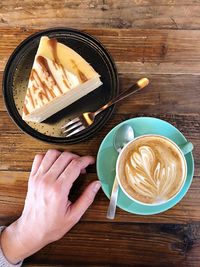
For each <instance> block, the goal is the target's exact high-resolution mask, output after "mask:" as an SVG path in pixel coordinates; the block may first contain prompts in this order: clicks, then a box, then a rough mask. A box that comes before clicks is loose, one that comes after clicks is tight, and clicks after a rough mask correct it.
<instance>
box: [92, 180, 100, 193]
mask: <svg viewBox="0 0 200 267" xmlns="http://www.w3.org/2000/svg"><path fill="white" fill-rule="evenodd" d="M100 187H101V183H100V182H99V181H97V182H96V183H95V184H94V186H93V192H94V193H97V192H98V191H99V188H100Z"/></svg>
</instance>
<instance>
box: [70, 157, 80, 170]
mask: <svg viewBox="0 0 200 267" xmlns="http://www.w3.org/2000/svg"><path fill="white" fill-rule="evenodd" d="M81 163H82V161H81V158H76V159H73V160H72V161H71V163H70V165H71V167H72V168H80V167H81Z"/></svg>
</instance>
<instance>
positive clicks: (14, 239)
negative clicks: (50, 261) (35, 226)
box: [0, 219, 38, 264]
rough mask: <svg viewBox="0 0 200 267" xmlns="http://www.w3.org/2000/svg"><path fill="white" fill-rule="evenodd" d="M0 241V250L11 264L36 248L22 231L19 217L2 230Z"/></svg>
mask: <svg viewBox="0 0 200 267" xmlns="http://www.w3.org/2000/svg"><path fill="white" fill-rule="evenodd" d="M0 241H1V249H2V252H3V254H4V256H5V258H6V259H7V260H8V262H10V263H11V264H17V263H18V262H20V261H22V260H24V259H25V258H27V257H28V256H30V255H32V254H33V253H35V252H36V251H37V250H38V249H37V247H36V246H35V245H34V244H33V243H32V242H31V240H30V239H29V236H28V234H27V233H26V232H25V231H24V229H23V227H22V225H21V223H20V219H19V220H17V221H15V222H14V223H12V224H11V225H10V226H8V227H6V228H5V229H4V230H3V232H2V233H1V236H0Z"/></svg>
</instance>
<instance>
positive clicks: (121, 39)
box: [0, 0, 200, 267]
mask: <svg viewBox="0 0 200 267" xmlns="http://www.w3.org/2000/svg"><path fill="white" fill-rule="evenodd" d="M199 14H200V1H195V0H193V1H188V0H179V1H178V0H177V1H176V0H159V1H158V0H155V1H150V0H135V1H128V0H124V1H119V0H116V1H115V0H102V1H100V0H91V1H86V0H83V1H79V0H74V1H59V0H57V1H37V0H33V1H28V0H26V1H14V0H6V1H2V2H1V3H0V39H1V42H0V78H1V79H2V75H3V70H4V66H5V64H6V61H7V59H8V57H9V55H10V53H11V52H12V51H13V49H14V48H15V47H16V46H17V45H18V44H19V43H20V42H21V41H22V40H23V39H24V38H26V37H27V36H29V35H30V34H32V33H34V32H36V31H38V30H39V29H44V28H48V27H55V26H63V27H74V28H78V29H82V30H84V31H85V32H87V33H90V34H92V35H94V36H95V37H96V38H98V39H99V40H100V41H101V42H102V43H103V44H104V45H105V47H106V48H107V49H108V50H109V52H110V53H111V54H112V56H113V57H114V60H115V62H116V65H117V68H118V72H119V77H120V83H121V90H124V89H125V88H127V86H129V85H131V84H132V83H133V82H134V81H136V80H137V79H138V78H140V77H143V76H147V77H148V78H149V79H150V81H151V84H150V86H149V88H148V90H145V91H143V93H141V94H138V95H135V96H134V97H130V98H129V99H127V100H126V101H124V102H123V103H120V104H119V105H118V106H117V109H116V110H115V113H114V115H113V116H112V118H111V119H110V121H109V122H108V123H107V125H106V126H105V127H104V128H103V130H102V131H101V132H99V133H98V134H97V135H96V136H95V137H93V138H92V139H90V140H88V141H87V142H84V143H80V144H76V145H71V146H58V145H51V144H46V143H42V142H40V141H37V140H35V139H33V138H31V137H29V136H27V135H25V134H24V133H22V132H21V131H20V130H19V129H18V128H17V127H16V125H15V124H14V123H13V122H12V120H11V119H10V118H9V116H8V114H7V112H6V109H5V106H4V104H3V99H2V96H1V97H0V224H1V225H5V224H6V225H7V224H9V223H11V222H12V221H13V220H15V219H16V218H17V217H18V216H19V215H20V213H21V211H22V208H23V203H24V198H25V195H26V189H27V179H28V176H29V171H30V168H31V163H32V160H33V157H34V155H35V154H36V153H40V152H45V151H46V150H47V149H48V148H57V149H62V150H63V149H68V150H71V151H73V152H76V153H78V154H81V155H86V154H91V155H94V156H95V155H96V154H97V150H98V147H99V145H100V143H101V141H102V139H103V138H104V136H105V135H106V133H108V131H109V130H110V129H112V128H113V127H114V126H115V125H116V124H118V123H119V122H121V121H123V120H125V119H128V118H132V117H137V116H142V115H144V116H155V117H158V118H161V119H164V120H166V121H168V122H170V123H172V124H173V125H175V126H176V127H178V128H179V129H180V130H181V131H182V132H183V134H184V135H185V136H186V138H188V140H190V141H191V142H193V144H194V147H195V149H194V156H195V175H194V180H193V183H192V185H191V188H190V189H189V192H188V193H187V195H186V196H185V197H184V199H183V200H182V201H181V202H180V203H179V204H178V205H176V206H175V207H174V208H172V209H170V210H169V211H167V212H164V213H162V214H159V215H155V216H146V217H143V216H137V215H133V214H128V213H126V212H125V211H122V210H120V209H118V210H117V217H116V219H115V220H114V221H109V220H107V219H106V218H105V215H106V210H107V206H108V199H107V198H106V197H105V195H104V194H103V192H102V191H101V192H100V193H99V194H98V196H97V198H96V200H95V202H94V204H93V205H92V206H91V208H90V209H89V210H88V211H87V213H86V214H85V215H84V217H83V218H82V220H81V221H80V222H79V223H78V224H77V225H76V226H75V227H74V228H73V229H72V230H71V231H70V233H68V234H67V235H66V236H65V237H64V238H63V239H61V240H60V241H58V242H56V243H53V244H51V245H49V246H47V247H46V248H44V249H43V250H41V251H40V252H38V253H37V254H35V255H34V256H32V257H30V258H29V259H27V260H26V261H25V265H27V266H40V265H42V264H47V265H48V266H55V265H56V266H124V265H128V266H162V267H165V266H166V267H167V266H187V267H188V266H195V267H196V266H197V267H198V266H200V17H199ZM96 178H97V175H96V170H95V167H92V168H90V169H89V173H88V175H87V176H84V177H82V178H80V180H79V182H78V183H77V184H76V186H75V190H74V191H73V193H72V195H73V197H74V198H75V197H76V196H78V194H79V193H80V192H81V191H82V190H83V189H84V188H85V186H86V185H87V184H88V183H89V182H90V181H92V180H94V179H96Z"/></svg>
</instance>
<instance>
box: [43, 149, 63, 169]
mask: <svg viewBox="0 0 200 267" xmlns="http://www.w3.org/2000/svg"><path fill="white" fill-rule="evenodd" d="M60 155H61V152H60V151H58V150H55V149H49V150H48V151H47V153H46V154H45V156H44V158H43V160H42V162H41V164H40V167H39V169H38V171H40V172H41V173H42V174H45V173H46V172H47V171H48V170H49V169H50V168H51V166H52V165H53V163H54V162H55V161H56V160H57V158H58V157H59V156H60Z"/></svg>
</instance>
